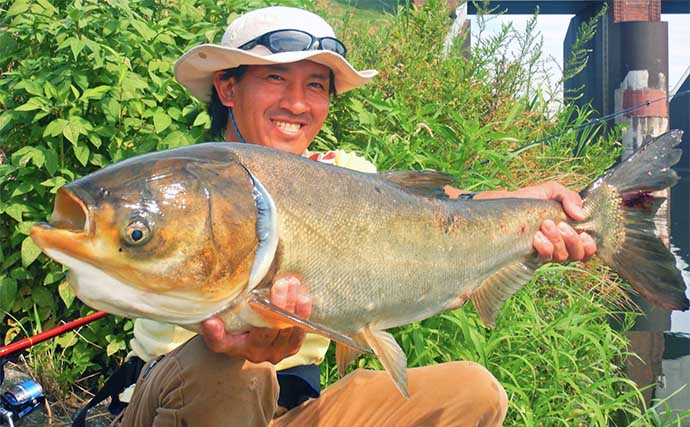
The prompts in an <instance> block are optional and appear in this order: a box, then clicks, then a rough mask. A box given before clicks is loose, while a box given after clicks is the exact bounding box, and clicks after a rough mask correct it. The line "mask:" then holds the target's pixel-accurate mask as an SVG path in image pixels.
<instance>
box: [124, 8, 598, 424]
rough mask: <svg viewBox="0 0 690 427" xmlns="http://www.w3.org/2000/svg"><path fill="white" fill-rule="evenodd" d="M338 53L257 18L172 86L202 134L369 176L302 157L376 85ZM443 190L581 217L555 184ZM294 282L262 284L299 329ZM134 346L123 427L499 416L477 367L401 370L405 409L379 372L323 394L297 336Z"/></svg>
mask: <svg viewBox="0 0 690 427" xmlns="http://www.w3.org/2000/svg"><path fill="white" fill-rule="evenodd" d="M346 52H347V51H346V48H345V46H344V45H343V44H342V42H340V41H339V40H337V39H336V38H335V34H334V32H333V30H332V28H331V27H330V26H329V25H328V24H327V23H326V22H325V21H324V20H323V19H321V18H320V17H318V16H317V15H314V14H312V13H310V12H306V11H303V10H300V9H294V8H286V7H269V8H264V9H259V10H255V11H252V12H249V13H247V14H245V15H243V16H240V17H239V18H237V19H235V20H234V21H233V22H232V23H231V24H230V25H229V27H228V28H227V31H226V32H225V34H224V36H223V39H222V42H221V44H220V45H215V44H204V45H201V46H197V47H194V48H192V49H190V50H189V51H188V52H187V53H185V54H184V55H183V56H182V57H181V58H180V59H179V60H178V62H177V63H176V65H175V77H176V79H177V80H178V81H179V82H180V83H181V84H183V85H184V86H185V87H187V88H188V89H189V91H190V92H191V93H192V95H194V96H195V97H197V98H198V99H200V100H202V101H205V102H208V104H209V112H210V114H211V116H212V131H213V132H215V133H217V134H218V135H221V136H223V137H224V139H225V140H227V141H239V142H244V143H249V144H259V145H263V146H267V147H271V148H274V149H277V150H282V151H285V152H289V153H293V154H297V155H302V156H306V157H308V158H310V159H313V160H316V161H321V162H327V163H331V164H334V165H336V166H341V167H344V168H350V169H355V170H359V171H363V172H375V171H376V168H375V166H374V165H373V164H371V163H370V162H368V161H367V160H365V159H363V158H361V157H358V156H356V155H354V154H352V153H347V152H343V151H340V150H337V151H332V152H328V153H319V152H310V151H308V149H309V146H310V144H311V143H312V141H313V140H314V138H315V137H316V135H317V133H318V132H319V131H320V129H321V127H322V125H323V124H324V122H325V120H326V116H327V114H328V109H329V102H330V98H331V97H332V96H334V95H335V94H341V93H344V92H346V91H349V90H352V89H355V88H357V87H359V86H361V85H363V84H365V83H367V82H368V81H369V80H370V79H371V78H373V77H374V76H375V75H376V74H377V72H376V71H374V70H366V71H357V70H355V69H354V68H353V67H352V65H351V64H350V63H349V62H348V61H347V60H346V59H345V57H346ZM224 129H225V131H224V134H223V130H224ZM288 176H289V174H288ZM446 192H447V193H448V195H449V196H450V197H458V196H460V197H462V198H472V197H474V198H475V199H490V198H507V197H511V198H537V199H552V200H557V201H560V202H561V203H562V205H563V208H564V210H565V212H566V213H567V214H568V215H569V216H570V217H572V218H573V219H575V220H583V219H584V218H585V213H584V211H583V210H582V200H581V198H580V196H579V195H578V194H577V193H575V192H573V191H570V190H568V189H566V188H565V187H563V186H562V185H560V184H556V183H546V184H543V185H537V186H531V187H526V188H523V189H520V190H517V191H512V192H511V191H486V192H481V193H478V194H469V193H466V192H463V191H459V190H456V189H454V188H451V187H446ZM323 197H328V188H324V196H323ZM533 245H534V248H535V249H536V251H537V252H538V253H539V255H540V257H541V258H542V259H543V260H554V261H569V260H582V259H585V258H588V257H590V256H592V255H593V254H594V252H595V251H596V246H595V243H594V240H593V239H592V238H591V237H590V236H589V235H587V234H586V233H577V232H576V231H575V230H573V228H572V227H570V226H569V225H567V224H566V223H560V224H558V225H556V224H554V222H553V221H548V220H547V221H544V222H543V224H542V226H541V231H539V232H537V233H536V235H535V236H534V240H533ZM298 273H299V272H295V274H287V275H283V276H281V277H278V278H275V279H274V282H273V284H272V288H271V302H272V303H273V304H274V305H276V306H278V307H281V308H283V309H284V310H287V311H289V312H292V313H295V314H296V315H298V316H300V317H303V318H308V317H309V316H310V313H311V299H310V296H309V295H308V294H307V293H306V292H305V291H304V289H303V287H302V286H301V283H300V276H299V274H298ZM134 335H135V337H134V339H133V340H132V343H131V345H132V349H133V353H132V354H133V355H134V356H137V357H140V358H141V359H143V360H145V361H147V362H148V364H147V365H146V366H145V367H144V369H143V371H142V375H141V376H140V377H139V380H138V382H137V385H136V388H135V390H134V394H133V396H132V397H131V401H130V404H129V406H128V408H127V410H126V413H125V415H124V417H123V425H124V426H152V425H155V426H221V425H226V426H266V425H270V426H288V425H290V426H347V427H349V426H365V425H366V426H384V425H385V426H400V427H403V426H412V425H415V426H416V425H420V426H421V425H424V426H432V425H433V426H465V425H467V426H470V425H471V426H475V425H480V426H499V425H501V424H502V423H503V419H504V417H505V414H506V411H507V403H508V402H507V396H506V393H505V391H504V390H503V388H502V386H501V385H500V384H499V383H498V381H497V380H496V379H495V378H494V377H493V376H492V375H491V374H490V373H489V372H488V371H487V370H486V369H484V368H483V367H482V366H480V365H478V364H476V363H471V362H454V363H444V364H440V365H436V366H429V367H422V368H414V369H409V370H408V377H409V383H408V384H409V385H408V387H409V394H410V397H409V399H405V398H403V397H402V395H400V394H399V393H398V392H397V391H396V389H395V386H394V384H393V383H392V382H391V381H390V379H389V378H388V377H387V375H386V374H385V373H384V372H378V371H376V372H374V371H366V370H357V371H355V372H354V373H351V374H349V375H347V376H346V377H345V378H343V379H341V380H340V381H339V382H337V383H336V384H334V385H332V386H330V387H329V388H327V389H326V390H324V391H323V392H321V389H320V384H319V378H320V375H319V367H318V365H319V363H320V362H321V361H322V360H323V358H324V355H325V353H326V349H327V347H328V340H327V339H325V338H323V337H321V336H318V335H315V334H306V336H305V333H304V332H303V331H302V330H301V329H299V328H291V329H282V330H272V329H267V328H253V329H251V330H250V331H249V332H246V333H243V334H239V335H232V334H228V333H226V332H225V330H224V326H223V322H222V321H221V320H220V319H218V318H211V319H208V320H206V321H205V322H203V324H202V334H201V336H194V334H192V333H191V332H189V331H187V330H185V329H182V328H180V327H177V326H173V325H168V324H164V323H159V322H155V321H152V320H142V319H138V320H137V321H136V322H135V327H134ZM183 343H184V344H183ZM166 353H168V354H167V355H166V356H165V357H162V355H164V354H166Z"/></svg>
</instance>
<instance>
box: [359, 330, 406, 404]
mask: <svg viewBox="0 0 690 427" xmlns="http://www.w3.org/2000/svg"><path fill="white" fill-rule="evenodd" d="M362 338H364V340H366V342H367V344H369V346H370V347H371V348H372V349H373V350H374V354H376V356H377V357H378V358H379V360H380V361H381V364H382V365H383V367H384V368H385V369H386V371H388V373H389V374H390V375H391V377H392V379H393V382H394V383H395V386H396V387H397V388H398V390H400V393H401V394H402V395H403V396H404V397H405V399H409V398H410V394H409V393H408V392H407V357H406V356H405V353H404V352H403V351H402V349H401V348H400V346H399V345H398V343H397V342H395V338H393V335H391V334H389V333H388V332H385V331H380V330H376V329H373V328H372V327H371V326H369V325H367V326H365V327H364V329H363V330H362Z"/></svg>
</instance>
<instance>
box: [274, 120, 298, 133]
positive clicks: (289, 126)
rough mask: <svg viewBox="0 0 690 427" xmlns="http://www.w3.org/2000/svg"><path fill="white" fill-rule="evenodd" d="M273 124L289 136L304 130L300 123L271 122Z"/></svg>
mask: <svg viewBox="0 0 690 427" xmlns="http://www.w3.org/2000/svg"><path fill="white" fill-rule="evenodd" d="M271 123H273V125H274V126H276V127H277V128H279V129H280V130H282V131H283V132H285V133H289V134H296V133H298V132H299V131H300V129H302V126H304V125H302V124H300V123H289V122H283V121H279V120H271Z"/></svg>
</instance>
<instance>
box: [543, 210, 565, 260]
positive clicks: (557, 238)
mask: <svg viewBox="0 0 690 427" xmlns="http://www.w3.org/2000/svg"><path fill="white" fill-rule="evenodd" d="M541 232H542V233H543V235H544V237H545V238H546V239H547V240H548V241H549V242H550V243H551V246H552V251H551V253H547V252H545V253H542V252H539V255H540V256H541V257H542V259H544V260H550V261H556V262H563V261H566V260H567V259H568V249H567V247H566V244H565V242H564V241H563V237H562V236H561V232H560V231H559V229H558V228H556V224H555V223H554V222H553V221H551V220H546V221H544V222H543V223H542V225H541ZM537 251H539V249H538V248H537Z"/></svg>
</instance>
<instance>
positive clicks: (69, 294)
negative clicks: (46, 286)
mask: <svg viewBox="0 0 690 427" xmlns="http://www.w3.org/2000/svg"><path fill="white" fill-rule="evenodd" d="M58 294H60V299H62V302H63V303H65V307H67V308H70V307H71V306H72V303H73V302H74V291H73V290H72V287H71V286H70V284H69V283H68V282H67V281H66V280H65V281H64V282H62V283H60V285H58Z"/></svg>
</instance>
